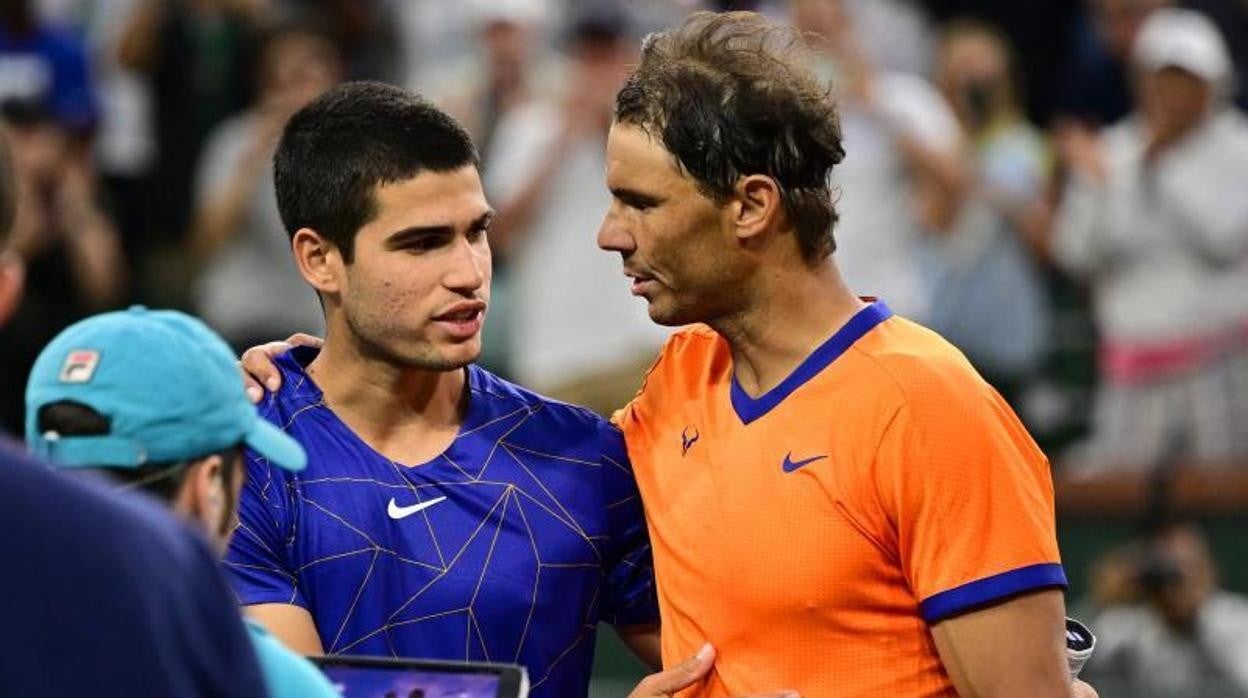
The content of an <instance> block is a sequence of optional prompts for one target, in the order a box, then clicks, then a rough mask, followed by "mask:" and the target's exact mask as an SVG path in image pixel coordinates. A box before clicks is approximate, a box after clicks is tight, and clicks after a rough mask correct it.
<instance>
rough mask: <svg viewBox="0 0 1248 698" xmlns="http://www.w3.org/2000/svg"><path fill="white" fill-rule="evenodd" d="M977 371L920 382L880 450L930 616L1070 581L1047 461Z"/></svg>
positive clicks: (894, 517)
mask: <svg viewBox="0 0 1248 698" xmlns="http://www.w3.org/2000/svg"><path fill="white" fill-rule="evenodd" d="M967 371H968V372H969V369H967ZM974 380H975V383H976V385H974V386H962V385H951V384H950V381H948V380H944V379H942V378H941V377H936V378H933V379H932V380H929V381H926V382H925V384H921V385H918V386H916V387H915V390H913V391H912V392H911V394H910V395H909V396H908V399H907V401H906V403H905V404H904V406H903V407H902V408H901V409H900V410H899V411H898V412H897V414H896V416H895V417H894V418H893V420H892V422H891V423H890V425H889V427H888V428H887V430H886V431H885V434H884V436H883V438H882V443H881V445H880V448H879V449H878V455H877V459H878V460H877V464H876V486H877V488H878V491H879V496H880V499H881V503H882V505H883V508H884V511H885V514H886V516H888V517H889V519H891V522H892V524H893V527H894V530H895V531H896V546H897V552H898V556H899V562H900V565H901V568H902V573H903V575H904V576H905V579H906V580H907V582H908V583H909V585H910V587H911V589H912V590H913V592H914V595H915V598H916V600H917V601H918V602H919V612H920V614H921V615H922V616H923V618H924V620H926V621H927V622H929V623H934V622H937V621H940V620H943V619H945V618H948V617H950V616H954V615H958V614H960V613H963V612H966V611H970V610H974V609H976V608H980V607H984V606H991V605H993V604H995V603H1000V602H1003V601H1005V600H1007V599H1009V598H1011V597H1013V596H1015V595H1018V594H1022V593H1027V592H1030V591H1038V590H1040V589H1046V588H1053V587H1065V586H1066V576H1065V573H1064V572H1063V570H1062V567H1061V564H1060V559H1059V554H1058V548H1057V535H1056V527H1055V523H1054V510H1053V483H1052V477H1051V474H1050V472H1049V466H1048V461H1047V459H1046V458H1045V457H1044V455H1043V454H1042V453H1041V452H1040V451H1039V449H1038V448H1037V447H1036V445H1035V443H1034V442H1033V441H1032V440H1031V437H1030V436H1028V435H1027V433H1026V431H1025V429H1024V428H1023V426H1022V424H1021V423H1019V421H1018V419H1017V417H1015V416H1014V414H1013V412H1012V411H1011V410H1010V408H1009V407H1008V406H1007V405H1006V404H1005V402H1004V401H1003V400H1002V399H1001V398H1000V396H999V395H997V394H996V393H995V392H994V391H993V390H992V389H991V388H990V387H988V386H987V385H986V384H984V383H983V382H982V381H981V380H979V379H978V378H975V379H974Z"/></svg>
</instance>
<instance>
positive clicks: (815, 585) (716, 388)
mask: <svg viewBox="0 0 1248 698" xmlns="http://www.w3.org/2000/svg"><path fill="white" fill-rule="evenodd" d="M616 421H617V423H618V424H619V425H620V427H621V428H622V429H623V430H624V434H625V438H626V439H627V443H628V452H629V456H630V458H631V459H632V462H633V469H634V472H635V474H636V476H637V482H638V485H639V487H640V491H641V495H642V499H643V501H644V503H645V509H646V515H647V516H646V518H647V520H648V524H649V527H650V537H651V543H652V545H653V547H654V562H655V570H656V576H657V583H658V591H659V602H660V610H661V612H662V620H663V660H664V664H665V665H667V666H671V665H673V664H674V663H676V662H679V661H681V660H683V659H684V658H686V657H688V656H691V655H692V654H694V653H695V652H697V650H698V648H699V647H701V646H702V644H703V643H704V642H707V641H710V642H711V643H713V644H714V645H715V647H716V649H717V650H718V653H719V657H718V659H717V660H716V664H715V668H714V670H713V672H712V674H711V675H710V677H709V678H708V679H707V680H706V681H705V682H703V683H702V684H700V685H699V686H697V687H696V688H695V689H692V690H690V691H687V692H685V693H682V694H681V695H682V696H695V695H696V696H732V695H740V694H746V693H752V692H758V691H769V690H779V689H782V688H792V689H797V690H798V691H800V692H801V694H802V696H803V698H818V697H820V696H871V697H872V698H878V696H892V697H903V698H904V697H908V696H946V695H948V696H952V695H956V693H955V692H954V689H953V684H952V683H951V681H950V680H949V678H948V676H947V674H946V673H945V671H944V669H943V667H942V666H941V663H940V659H939V656H938V655H937V653H936V646H935V643H934V641H933V640H932V637H931V634H930V632H929V627H930V625H931V624H933V623H936V622H938V621H940V620H942V619H944V618H947V617H949V616H952V615H956V614H958V613H961V612H964V611H967V610H971V609H974V608H978V607H983V606H987V605H992V604H993V603H996V602H1000V601H1004V600H1006V599H1007V598H1009V597H1011V596H1014V595H1017V594H1019V593H1025V592H1028V591H1032V590H1039V589H1044V588H1052V587H1064V586H1065V585H1066V578H1065V575H1064V573H1063V571H1062V567H1061V565H1060V563H1059V557H1058V549H1057V540H1056V534H1055V530H1054V518H1053V517H1054V515H1053V484H1052V479H1051V477H1050V473H1049V466H1048V462H1047V460H1046V458H1045V456H1044V455H1043V454H1042V453H1041V452H1040V450H1039V449H1038V448H1037V447H1036V444H1035V443H1034V442H1033V441H1032V439H1031V437H1030V436H1028V434H1027V432H1026V431H1025V430H1024V428H1023V426H1022V424H1020V423H1019V421H1018V419H1017V417H1016V416H1015V415H1014V413H1013V412H1012V411H1011V410H1010V408H1009V407H1008V406H1007V405H1006V403H1005V402H1004V401H1003V400H1002V399H1001V397H1000V396H999V395H998V394H997V393H996V391H994V390H993V389H992V388H991V387H990V386H989V385H988V384H987V383H985V382H984V380H983V379H982V378H980V377H979V376H978V375H977V374H976V373H975V371H974V369H972V368H971V366H970V364H969V363H968V362H967V360H966V359H965V357H963V356H962V354H961V353H960V352H958V350H957V349H955V348H954V347H953V346H951V345H950V344H949V343H948V342H946V341H945V340H943V339H942V338H941V337H940V336H939V335H937V334H935V333H934V332H932V331H930V330H927V329H925V328H923V327H921V326H919V325H917V324H915V323H913V322H910V321H908V320H905V319H902V318H899V317H895V316H893V315H892V314H891V312H890V311H889V310H888V308H887V306H886V305H885V304H884V303H883V302H879V301H877V302H875V303H873V304H871V305H869V306H867V307H866V308H864V309H863V310H861V311H860V312H859V313H858V314H857V315H855V316H854V317H853V318H852V319H851V320H850V321H849V322H848V323H847V324H846V325H845V326H844V327H843V328H841V329H840V330H839V331H837V333H836V334H835V335H834V336H832V337H831V338H830V339H828V340H827V341H826V342H825V343H824V344H823V345H821V346H820V347H819V348H817V349H816V350H815V351H814V352H813V353H812V354H811V355H810V356H809V357H808V358H807V359H806V360H805V362H804V363H802V364H801V365H800V366H799V367H798V368H797V369H796V370H795V371H794V373H793V374H792V375H791V376H789V377H788V378H787V379H785V380H784V381H783V382H782V383H780V385H778V386H776V387H775V388H774V389H773V390H771V391H769V392H767V393H766V394H764V395H761V396H759V397H750V396H749V395H747V394H746V393H745V392H744V391H743V390H742V389H741V388H740V386H739V385H738V384H737V383H736V381H735V380H734V378H733V368H732V359H731V357H730V355H729V351H728V346H727V344H726V343H725V342H724V340H723V339H722V338H721V337H720V336H719V335H717V334H716V333H714V332H713V331H711V330H710V329H709V328H706V327H698V326H695V327H691V328H686V329H683V330H680V331H678V332H677V333H675V334H674V335H673V336H672V337H671V338H670V339H669V340H668V343H667V344H666V346H665V347H664V349H663V351H662V353H661V355H660V356H659V359H658V360H657V361H656V363H655V365H654V366H653V368H651V370H650V372H649V374H648V375H647V377H646V381H645V384H644V385H643V387H642V389H641V391H640V392H639V393H638V395H637V397H636V398H635V399H634V400H633V402H631V403H630V404H629V405H628V406H627V407H625V408H624V409H623V410H621V411H620V412H618V413H617V414H616Z"/></svg>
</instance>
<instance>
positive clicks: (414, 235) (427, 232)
mask: <svg viewBox="0 0 1248 698" xmlns="http://www.w3.org/2000/svg"><path fill="white" fill-rule="evenodd" d="M454 233H455V229H454V228H452V227H451V226H449V225H414V226H412V227H410V228H403V229H402V230H396V231H394V232H393V233H390V235H388V236H387V237H386V247H387V248H389V249H397V248H399V247H402V246H403V245H405V244H407V243H410V242H413V241H416V240H419V239H421V238H426V237H446V236H450V235H453V234H454Z"/></svg>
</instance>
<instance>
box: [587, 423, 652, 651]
mask: <svg viewBox="0 0 1248 698" xmlns="http://www.w3.org/2000/svg"><path fill="white" fill-rule="evenodd" d="M599 430H600V438H601V441H602V457H601V463H602V470H601V472H602V476H603V485H604V490H605V492H606V495H607V526H608V528H609V530H610V536H611V555H610V556H609V558H608V560H607V567H606V570H605V574H606V577H605V581H604V593H603V603H602V607H601V611H600V618H601V620H602V621H604V622H607V623H611V624H612V625H616V626H621V625H644V624H650V623H657V622H658V620H659V610H658V597H657V595H656V593H655V587H654V560H653V558H652V556H651V550H650V537H649V535H648V534H647V531H646V520H645V514H644V512H643V510H642V506H641V496H640V495H639V494H638V493H637V483H636V481H635V480H634V479H633V471H632V467H631V466H630V465H629V461H628V454H627V452H626V451H625V448H624V437H623V435H622V434H621V433H620V431H619V429H616V428H615V427H613V426H611V425H609V424H606V423H602V424H601V425H600V426H599Z"/></svg>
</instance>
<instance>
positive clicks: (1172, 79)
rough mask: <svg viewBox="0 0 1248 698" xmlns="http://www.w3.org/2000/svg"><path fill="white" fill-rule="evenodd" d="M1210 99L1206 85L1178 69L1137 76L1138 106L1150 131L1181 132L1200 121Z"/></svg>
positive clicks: (1211, 96) (1167, 69)
mask: <svg viewBox="0 0 1248 698" xmlns="http://www.w3.org/2000/svg"><path fill="white" fill-rule="evenodd" d="M1212 99H1213V89H1212V88H1211V87H1210V85H1209V84H1208V83H1206V82H1205V81H1203V80H1201V79H1200V78H1198V77H1196V76H1195V75H1192V74H1191V73H1189V72H1187V71H1185V70H1182V69H1179V68H1162V69H1161V70H1155V71H1150V72H1147V73H1145V74H1144V75H1143V76H1141V84H1140V107H1141V110H1142V111H1143V112H1144V114H1145V116H1146V117H1147V119H1148V121H1149V122H1150V124H1151V125H1152V126H1153V128H1154V129H1157V130H1164V131H1167V132H1174V133H1181V132H1184V131H1187V130H1188V129H1190V128H1192V127H1193V126H1195V125H1196V124H1197V123H1199V122H1200V120H1201V119H1202V118H1204V115H1205V113H1206V112H1207V111H1208V110H1209V105H1210V102H1211V101H1212Z"/></svg>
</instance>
